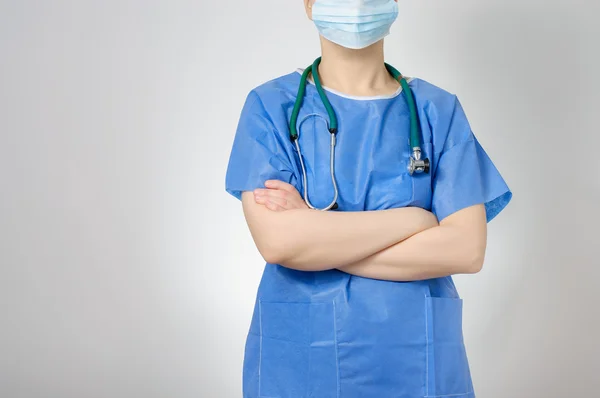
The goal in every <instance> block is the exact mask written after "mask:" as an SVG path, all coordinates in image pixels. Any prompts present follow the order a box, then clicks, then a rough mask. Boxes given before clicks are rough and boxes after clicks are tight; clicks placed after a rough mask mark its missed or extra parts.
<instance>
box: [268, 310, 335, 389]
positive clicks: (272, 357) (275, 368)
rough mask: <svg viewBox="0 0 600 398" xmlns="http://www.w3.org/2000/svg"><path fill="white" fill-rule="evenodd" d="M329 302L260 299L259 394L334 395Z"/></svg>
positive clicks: (331, 321) (331, 312)
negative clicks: (269, 300)
mask: <svg viewBox="0 0 600 398" xmlns="http://www.w3.org/2000/svg"><path fill="white" fill-rule="evenodd" d="M333 306H334V304H333V302H319V303H310V302H268V301H260V358H259V372H258V377H259V398H302V397H314V398H334V397H337V389H338V375H337V355H336V342H335V340H336V334H335V320H334V307H333Z"/></svg>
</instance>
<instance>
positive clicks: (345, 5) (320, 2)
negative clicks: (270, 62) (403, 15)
mask: <svg viewBox="0 0 600 398" xmlns="http://www.w3.org/2000/svg"><path fill="white" fill-rule="evenodd" d="M397 17H398V3H396V2H395V1H394V0H316V1H315V3H314V5H313V7H312V18H313V22H314V23H315V25H316V26H317V29H318V30H319V33H320V34H321V36H323V37H324V38H326V39H327V40H329V41H332V42H334V43H336V44H339V45H340V46H343V47H347V48H353V49H360V48H365V47H368V46H370V45H371V44H373V43H376V42H378V41H379V40H381V39H383V38H384V37H385V36H387V35H388V34H389V33H390V27H391V26H392V24H393V23H394V21H395V20H396V18H397Z"/></svg>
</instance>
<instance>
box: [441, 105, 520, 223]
mask: <svg viewBox="0 0 600 398" xmlns="http://www.w3.org/2000/svg"><path fill="white" fill-rule="evenodd" d="M448 117H449V119H448V123H447V126H448V135H447V137H446V140H445V143H444V147H445V148H444V150H443V151H442V152H441V154H440V155H439V157H438V161H437V166H436V170H435V175H434V179H433V182H432V186H433V197H432V212H433V213H434V214H435V215H436V216H437V218H438V220H439V221H441V220H443V219H444V218H446V217H447V216H449V215H451V214H452V213H455V212H457V211H459V210H462V209H464V208H467V207H470V206H474V205H477V204H484V205H485V210H486V216H487V222H490V221H491V220H492V219H493V218H494V217H496V216H497V215H498V214H499V213H500V212H501V211H502V210H503V209H504V208H505V207H506V206H507V205H508V203H509V202H510V200H511V199H512V192H511V190H510V189H509V187H508V186H507V184H506V182H505V181H504V178H503V177H502V175H501V174H500V172H499V171H498V169H497V168H496V166H495V165H494V163H493V162H492V160H491V159H490V157H489V156H488V154H487V153H486V152H485V150H484V149H483V147H482V146H481V144H480V143H479V141H478V140H477V137H475V135H474V134H473V132H472V131H471V128H470V126H469V122H468V121H467V118H466V115H465V113H464V111H463V108H462V106H461V104H460V102H459V101H458V99H456V101H455V106H454V109H453V111H452V112H451V114H450V115H449V116H448Z"/></svg>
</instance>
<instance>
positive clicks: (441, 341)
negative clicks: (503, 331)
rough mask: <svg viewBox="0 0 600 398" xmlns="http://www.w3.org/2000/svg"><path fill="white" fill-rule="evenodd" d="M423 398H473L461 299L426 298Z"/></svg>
mask: <svg viewBox="0 0 600 398" xmlns="http://www.w3.org/2000/svg"><path fill="white" fill-rule="evenodd" d="M426 307H427V309H426V316H427V318H426V321H427V326H426V338H427V354H426V356H427V359H426V361H427V374H426V393H425V397H426V398H427V397H439V398H441V397H452V398H473V397H474V395H473V386H472V382H471V374H470V370H469V363H468V360H467V353H466V349H465V345H464V342H463V331H462V308H463V301H462V299H460V298H445V297H427V300H426Z"/></svg>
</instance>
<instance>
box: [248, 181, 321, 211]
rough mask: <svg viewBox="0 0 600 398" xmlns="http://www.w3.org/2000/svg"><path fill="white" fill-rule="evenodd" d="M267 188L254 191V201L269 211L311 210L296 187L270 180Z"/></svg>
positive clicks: (267, 182)
mask: <svg viewBox="0 0 600 398" xmlns="http://www.w3.org/2000/svg"><path fill="white" fill-rule="evenodd" d="M265 187H266V188H265V189H260V188H259V189H255V190H254V200H255V201H256V203H259V204H261V205H264V206H265V207H267V208H268V209H269V210H273V211H285V210H292V209H308V208H309V207H308V206H307V205H306V203H305V202H304V199H302V196H300V192H298V190H297V189H296V187H294V186H293V185H291V184H288V183H287V182H283V181H279V180H268V181H266V182H265Z"/></svg>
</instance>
